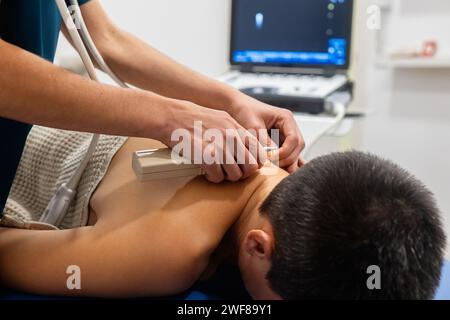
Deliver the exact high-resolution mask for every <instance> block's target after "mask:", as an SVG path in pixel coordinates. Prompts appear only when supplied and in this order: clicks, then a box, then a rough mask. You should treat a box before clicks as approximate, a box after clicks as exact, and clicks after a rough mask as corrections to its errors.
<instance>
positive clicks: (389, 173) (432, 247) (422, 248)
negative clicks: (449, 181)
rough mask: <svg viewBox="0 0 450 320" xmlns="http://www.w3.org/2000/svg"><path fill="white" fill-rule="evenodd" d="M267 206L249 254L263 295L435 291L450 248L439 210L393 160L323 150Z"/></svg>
mask: <svg viewBox="0 0 450 320" xmlns="http://www.w3.org/2000/svg"><path fill="white" fill-rule="evenodd" d="M260 213H261V215H262V217H263V218H265V220H267V224H268V225H269V227H268V228H267V227H265V228H262V229H260V230H257V229H255V230H252V231H250V232H249V233H248V234H247V236H246V238H245V240H244V241H243V243H242V245H241V248H240V253H239V261H240V267H241V272H242V276H243V279H244V281H245V282H246V286H247V288H248V289H249V291H250V293H251V294H252V296H253V297H255V298H263V299H264V298H267V299H270V298H275V297H280V298H284V299H430V298H432V297H433V295H434V292H435V289H436V287H437V285H438V283H439V278H440V272H441V267H442V262H443V250H444V247H445V235H444V233H443V231H442V227H441V223H440V218H439V211H438V209H437V207H436V203H435V201H434V199H433V196H432V194H431V193H430V192H429V191H428V190H427V189H426V188H425V187H424V185H423V184H421V183H420V182H419V181H418V180H417V179H415V178H414V177H413V176H412V175H410V174H409V173H407V172H406V171H405V170H403V169H401V168H400V167H398V166H397V165H395V164H393V163H392V162H389V161H386V160H383V159H380V158H378V157H375V156H372V155H368V154H364V153H360V152H347V153H337V154H332V155H328V156H324V157H321V158H318V159H316V160H314V161H312V162H310V163H309V164H307V165H306V166H305V167H304V168H302V169H301V170H299V171H298V172H297V173H295V174H293V175H291V176H289V177H288V178H286V179H285V180H283V181H282V182H281V183H280V184H279V185H278V186H277V187H276V188H275V189H274V190H273V191H272V192H271V194H270V195H269V197H268V198H267V199H266V200H265V201H264V203H263V204H262V206H261V208H260ZM263 229H265V230H263ZM370 266H377V267H379V270H380V280H381V281H380V283H379V284H380V285H381V290H377V289H374V290H369V288H368V285H367V283H368V282H369V284H370V285H371V287H372V288H373V286H375V287H377V286H378V281H377V279H376V275H377V270H375V271H374V270H372V269H369V271H368V268H369V267H370ZM371 276H372V277H371Z"/></svg>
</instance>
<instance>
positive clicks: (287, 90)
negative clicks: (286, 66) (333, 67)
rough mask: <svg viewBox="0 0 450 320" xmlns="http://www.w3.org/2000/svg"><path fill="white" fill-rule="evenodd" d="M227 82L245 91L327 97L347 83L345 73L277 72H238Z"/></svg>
mask: <svg viewBox="0 0 450 320" xmlns="http://www.w3.org/2000/svg"><path fill="white" fill-rule="evenodd" d="M227 83H229V84H230V85H232V86H234V87H235V88H237V89H240V90H243V91H249V90H253V91H254V92H255V93H258V92H260V93H265V92H270V93H271V94H279V95H286V96H298V97H309V98H326V97H327V96H328V95H330V94H331V93H333V92H334V91H336V90H337V89H339V88H341V87H342V86H344V85H345V84H346V83H347V77H346V76H345V75H334V76H331V77H326V76H318V75H295V74H294V75H293V74H276V73H237V74H236V75H235V76H234V77H232V78H231V79H229V80H227Z"/></svg>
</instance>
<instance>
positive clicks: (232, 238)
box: [203, 169, 288, 279]
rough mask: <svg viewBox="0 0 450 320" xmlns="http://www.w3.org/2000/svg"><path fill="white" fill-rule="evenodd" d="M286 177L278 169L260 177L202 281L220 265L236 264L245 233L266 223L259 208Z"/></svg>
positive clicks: (212, 258) (213, 256) (212, 257)
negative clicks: (273, 173) (272, 173)
mask: <svg viewBox="0 0 450 320" xmlns="http://www.w3.org/2000/svg"><path fill="white" fill-rule="evenodd" d="M287 176H288V174H287V173H286V172H285V171H283V170H281V169H280V170H278V172H277V173H276V174H275V175H268V176H262V177H261V182H260V183H259V184H258V185H257V187H256V188H255V189H254V190H253V191H252V192H251V196H250V197H249V198H248V201H247V205H246V206H245V208H244V209H243V210H242V212H241V214H240V216H239V218H238V220H237V221H236V222H235V223H234V225H233V226H232V227H231V228H230V229H229V230H228V232H227V234H226V235H225V237H224V238H223V239H222V242H221V243H220V245H219V246H218V247H217V248H216V250H215V251H214V253H213V254H212V256H211V257H210V265H209V266H208V268H207V269H206V270H205V273H204V275H203V279H206V278H208V277H209V276H211V274H213V273H214V272H215V270H216V269H217V267H218V266H219V265H221V264H222V263H225V262H227V263H231V264H237V262H238V254H239V249H240V246H241V243H242V242H243V240H244V239H245V236H246V235H247V233H248V232H249V231H251V230H253V229H261V228H262V227H264V225H265V223H266V222H267V221H266V220H264V219H265V218H264V217H263V216H262V215H261V214H260V212H259V207H260V206H261V204H262V203H263V202H264V200H265V199H266V198H267V197H268V196H269V194H270V193H271V192H272V190H273V189H274V188H275V187H276V186H277V185H278V184H279V183H280V182H281V181H282V180H283V179H284V178H286V177H287Z"/></svg>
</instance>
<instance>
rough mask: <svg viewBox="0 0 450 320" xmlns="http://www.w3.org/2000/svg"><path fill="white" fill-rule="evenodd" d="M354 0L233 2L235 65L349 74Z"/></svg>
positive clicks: (232, 36) (233, 58) (239, 0)
mask: <svg viewBox="0 0 450 320" xmlns="http://www.w3.org/2000/svg"><path fill="white" fill-rule="evenodd" d="M352 19H353V1H352V0H234V1H233V17H232V32H231V33H232V34H231V54H230V60H231V63H232V64H233V65H239V64H252V65H267V66H298V67H310V68H318V67H325V66H333V67H335V68H339V69H345V68H347V67H348V65H349V60H350V43H351V33H352V32H351V30H352Z"/></svg>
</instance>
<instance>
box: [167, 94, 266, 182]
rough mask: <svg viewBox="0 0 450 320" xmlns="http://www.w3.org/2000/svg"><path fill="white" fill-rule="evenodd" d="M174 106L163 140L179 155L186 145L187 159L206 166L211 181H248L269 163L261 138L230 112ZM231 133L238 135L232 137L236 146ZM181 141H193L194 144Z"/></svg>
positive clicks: (182, 102) (186, 103) (178, 104)
mask: <svg viewBox="0 0 450 320" xmlns="http://www.w3.org/2000/svg"><path fill="white" fill-rule="evenodd" d="M172 103H173V104H175V105H176V106H175V108H172V107H170V108H169V110H168V112H169V113H171V114H172V115H171V117H170V119H171V121H169V123H168V125H167V131H166V132H164V134H163V136H164V138H163V139H161V140H162V142H164V143H165V144H166V145H168V146H169V147H171V148H175V149H174V150H175V151H176V152H179V151H180V150H176V149H180V146H183V147H182V149H183V152H182V153H183V156H185V157H186V158H190V160H192V161H195V163H199V162H201V163H203V167H202V168H203V171H204V172H205V175H206V178H207V179H208V180H209V181H211V182H214V183H220V182H222V181H224V180H228V181H233V182H234V181H239V180H241V179H245V178H247V177H249V176H251V175H253V174H254V173H255V172H256V171H257V170H258V169H259V168H260V167H261V166H262V165H263V164H264V163H265V162H266V161H267V157H266V155H265V152H263V151H262V145H261V144H259V142H258V140H257V138H256V137H255V136H253V135H252V134H250V133H248V132H247V130H245V129H244V127H242V126H241V125H240V124H239V123H238V122H237V121H236V120H235V119H233V118H232V117H231V116H230V115H229V114H228V113H227V112H225V111H218V110H213V109H207V108H204V107H201V106H198V105H195V104H193V103H190V102H185V101H181V102H180V101H172ZM200 121H201V125H200V126H199V123H198V122H200ZM196 123H197V128H196ZM199 129H201V130H202V133H201V134H200V135H199V134H196V132H197V133H198V131H199ZM208 130H209V132H208ZM230 132H232V133H234V134H235V136H234V138H233V137H231V140H233V141H234V143H231V142H230V141H231V140H230ZM180 142H189V143H190V145H189V146H186V145H185V144H180ZM185 147H186V148H185ZM186 149H190V151H191V154H190V155H186V151H187V150H186Z"/></svg>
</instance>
